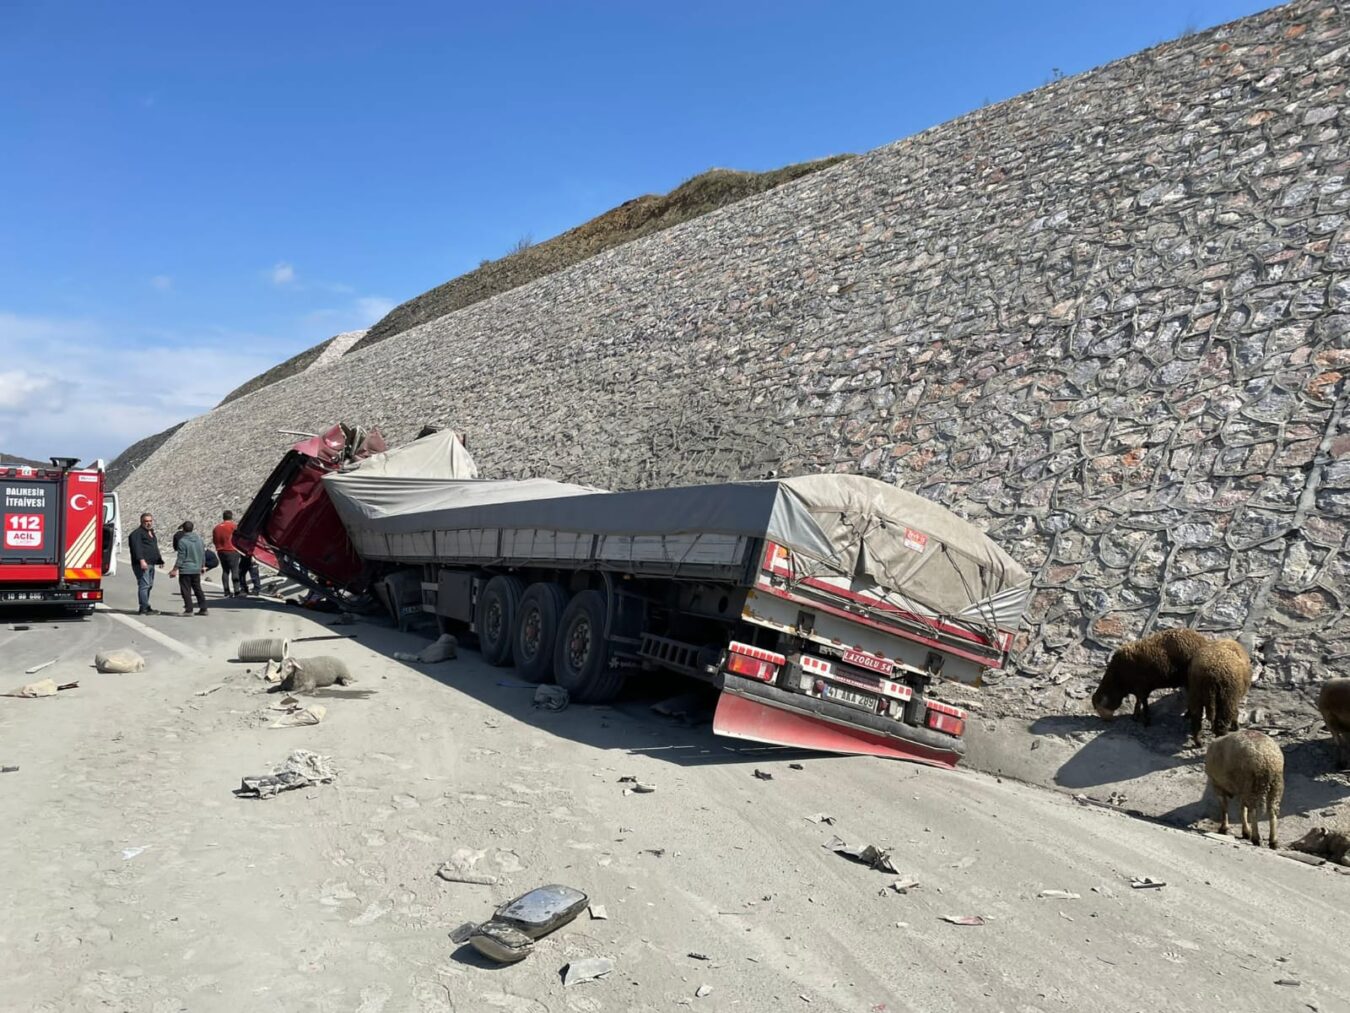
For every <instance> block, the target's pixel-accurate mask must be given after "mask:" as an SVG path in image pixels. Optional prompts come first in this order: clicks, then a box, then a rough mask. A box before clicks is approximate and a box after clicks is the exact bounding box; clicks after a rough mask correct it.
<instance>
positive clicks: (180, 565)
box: [169, 521, 206, 616]
mask: <svg viewBox="0 0 1350 1013" xmlns="http://www.w3.org/2000/svg"><path fill="white" fill-rule="evenodd" d="M192 528H193V524H192V522H191V521H184V522H183V537H182V538H180V539H178V557H177V558H176V559H175V560H174V561H173V569H172V570H170V571H169V576H170V577H177V578H178V590H179V591H181V592H182V593H183V615H185V616H190V615H192V597H193V595H194V594H195V595H196V596H197V615H199V616H204V615H206V594H205V593H204V592H203V591H202V570H203V569H205V568H206V545H205V544H204V543H203V542H202V536H201V535H199V534H197V532H195V531H193V530H192Z"/></svg>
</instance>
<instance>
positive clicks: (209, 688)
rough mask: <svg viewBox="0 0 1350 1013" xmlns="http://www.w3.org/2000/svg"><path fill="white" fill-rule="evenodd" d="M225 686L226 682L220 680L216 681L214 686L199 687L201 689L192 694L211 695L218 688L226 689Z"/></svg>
mask: <svg viewBox="0 0 1350 1013" xmlns="http://www.w3.org/2000/svg"><path fill="white" fill-rule="evenodd" d="M224 688H225V684H224V683H223V682H218V683H216V684H215V685H214V686H207V687H206V689H199V690H197V692H195V693H193V694H192V695H193V696H210V695H211V694H212V693H214V692H215V691H216V690H218V689H224Z"/></svg>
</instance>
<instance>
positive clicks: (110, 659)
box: [94, 647, 145, 675]
mask: <svg viewBox="0 0 1350 1013" xmlns="http://www.w3.org/2000/svg"><path fill="white" fill-rule="evenodd" d="M94 667H95V668H96V669H98V670H99V671H100V672H104V673H115V674H119V675H121V674H125V673H127V672H140V671H143V670H144V669H145V659H144V658H142V657H141V656H140V655H139V654H137V653H136V652H135V651H133V650H132V649H131V648H129V647H120V648H118V649H117V650H115V651H99V652H98V653H97V654H95V655H94Z"/></svg>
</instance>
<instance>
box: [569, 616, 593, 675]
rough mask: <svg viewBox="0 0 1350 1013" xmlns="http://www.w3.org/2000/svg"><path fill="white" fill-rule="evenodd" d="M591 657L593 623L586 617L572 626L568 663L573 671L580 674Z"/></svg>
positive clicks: (579, 619)
mask: <svg viewBox="0 0 1350 1013" xmlns="http://www.w3.org/2000/svg"><path fill="white" fill-rule="evenodd" d="M590 656H591V621H590V620H589V619H587V618H586V617H585V616H582V617H580V618H578V619H577V621H576V622H574V623H573V624H572V633H571V636H569V637H568V638H567V662H568V664H569V665H570V666H571V668H572V671H574V672H580V671H581V670H582V668H584V667H585V665H586V661H587V659H588V658H589V657H590Z"/></svg>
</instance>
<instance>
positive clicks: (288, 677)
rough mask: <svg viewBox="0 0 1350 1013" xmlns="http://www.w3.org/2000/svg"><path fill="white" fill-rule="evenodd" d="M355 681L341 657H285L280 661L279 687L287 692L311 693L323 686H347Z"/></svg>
mask: <svg viewBox="0 0 1350 1013" xmlns="http://www.w3.org/2000/svg"><path fill="white" fill-rule="evenodd" d="M355 681H356V680H355V679H353V678H352V674H351V673H350V672H349V671H347V663H346V662H344V661H343V660H342V659H341V658H333V657H329V656H323V657H318V658H287V659H286V660H285V661H283V662H282V663H281V685H280V687H279V688H280V689H281V690H283V691H285V692H288V693H313V692H314V691H315V690H316V689H322V688H323V687H325V686H332V685H334V684H336V685H338V686H347V685H350V684H351V683H353V682H355Z"/></svg>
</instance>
